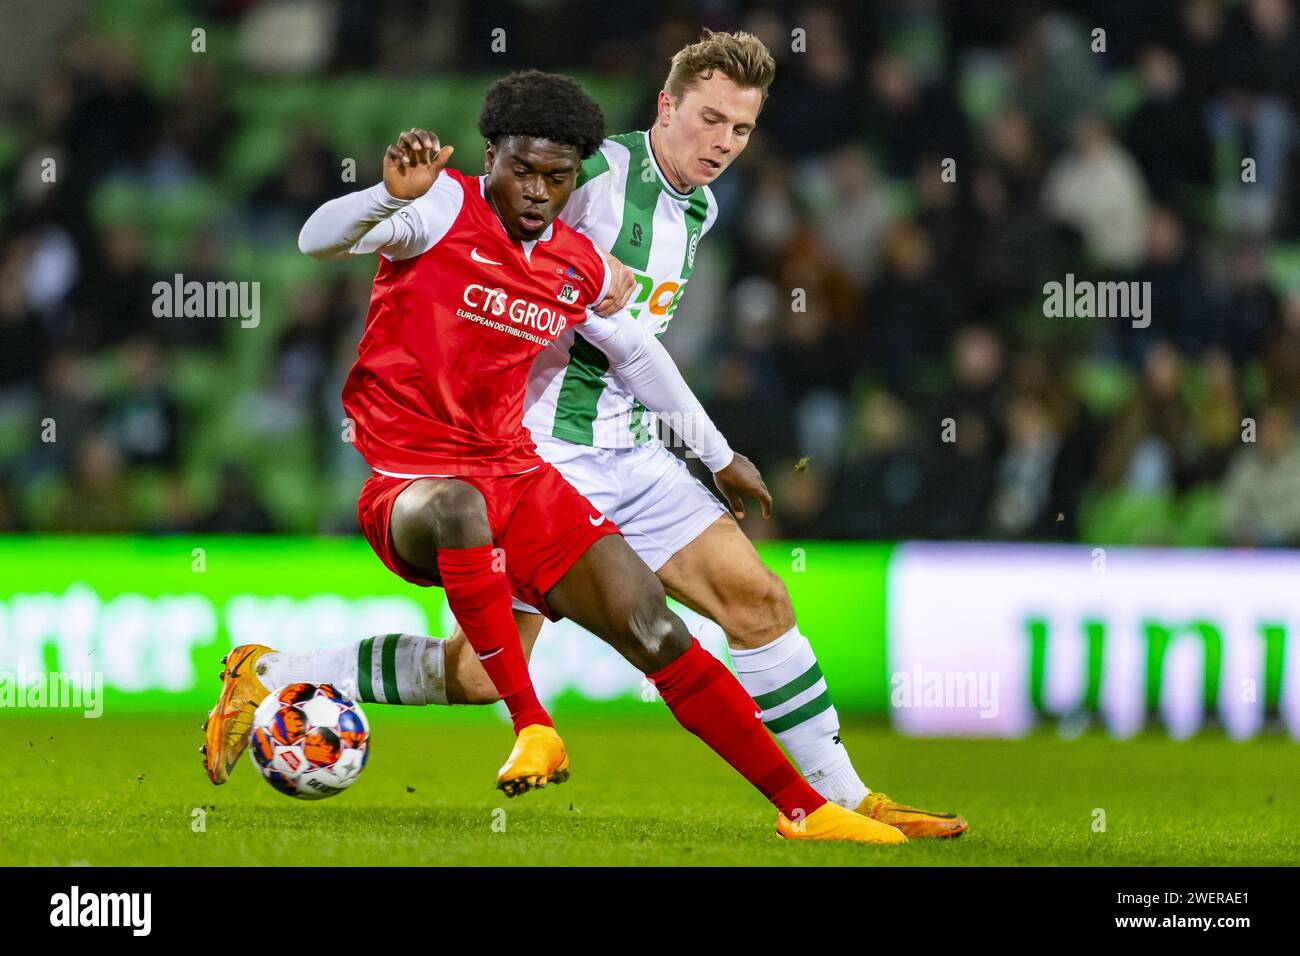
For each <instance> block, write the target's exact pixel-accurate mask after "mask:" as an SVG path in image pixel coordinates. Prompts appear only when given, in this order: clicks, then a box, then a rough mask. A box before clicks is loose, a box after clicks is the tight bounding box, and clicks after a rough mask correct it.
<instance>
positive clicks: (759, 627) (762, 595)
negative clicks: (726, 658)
mask: <svg viewBox="0 0 1300 956" xmlns="http://www.w3.org/2000/svg"><path fill="white" fill-rule="evenodd" d="M723 597H724V609H723V611H722V612H721V613H720V614H719V620H718V624H719V625H721V626H722V629H723V630H724V631H726V632H727V636H728V637H730V638H731V640H732V643H733V644H735V645H739V646H741V647H751V646H753V647H761V646H762V645H764V644H767V643H769V642H770V641H772V640H774V639H775V638H777V637H780V636H781V635H782V634H784V633H785V632H786V631H788V630H790V628H792V627H794V607H793V606H792V605H791V603H790V592H789V591H788V590H787V589H786V586H785V582H784V581H782V580H781V578H780V576H779V575H777V574H774V573H772V572H771V571H769V570H768V569H767V568H766V567H763V566H762V565H759V566H758V567H757V568H756V569H755V570H754V572H753V573H749V574H745V575H744V576H742V577H739V578H737V579H736V580H735V581H734V582H732V583H731V584H730V586H729V587H728V588H727V590H726V593H725V594H724V596H723Z"/></svg>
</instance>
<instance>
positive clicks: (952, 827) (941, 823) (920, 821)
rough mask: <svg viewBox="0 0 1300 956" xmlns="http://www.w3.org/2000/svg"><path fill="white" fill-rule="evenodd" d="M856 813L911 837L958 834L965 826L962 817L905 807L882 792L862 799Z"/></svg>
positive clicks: (963, 830)
mask: <svg viewBox="0 0 1300 956" xmlns="http://www.w3.org/2000/svg"><path fill="white" fill-rule="evenodd" d="M856 812H857V813H860V814H862V815H863V816H864V817H870V818H871V819H872V820H876V821H879V822H880V823H887V824H889V825H890V826H891V827H896V828H897V829H898V830H899V831H901V832H902V833H906V834H907V835H908V837H910V838H911V839H913V840H916V839H926V838H931V839H940V840H942V839H946V838H948V837H958V836H961V835H962V834H963V833H965V832H966V827H967V826H968V824H967V823H966V818H965V817H959V816H958V815H957V814H955V813H932V812H931V811H929V810H918V809H917V808H916V807H905V806H903V805H902V804H901V803H895V802H894V801H893V800H891V799H889V797H887V796H886V795H885V794H883V793H869V794H867V796H866V799H864V800H863V801H862V802H861V803H860V804H858V809H857V811H856Z"/></svg>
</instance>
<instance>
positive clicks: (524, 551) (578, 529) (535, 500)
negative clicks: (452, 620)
mask: <svg viewBox="0 0 1300 956" xmlns="http://www.w3.org/2000/svg"><path fill="white" fill-rule="evenodd" d="M456 479H457V480H458V481H463V482H465V483H466V484H470V485H473V486H474V487H475V488H477V489H478V490H479V493H480V494H482V495H483V500H484V501H486V502H487V513H488V524H489V526H490V527H491V528H492V544H493V545H494V546H495V547H498V548H501V549H502V550H503V551H504V552H505V554H506V575H507V576H508V577H509V579H510V587H511V590H513V591H514V593H515V596H516V597H518V598H519V599H520V600H521V601H524V602H525V603H527V604H531V605H532V606H533V607H535V608H537V609H538V610H539V611H541V612H542V613H543V614H545V615H546V616H547V617H548V618H550V619H551V620H552V621H555V620H558V618H557V617H556V615H555V614H554V613H553V612H552V611H551V609H550V607H549V606H548V605H547V603H546V597H545V595H546V592H547V591H549V590H550V589H551V588H553V587H554V586H555V585H556V583H557V582H558V581H559V580H560V578H562V577H564V575H565V574H566V573H567V572H568V570H569V568H571V567H573V565H574V564H575V563H576V562H577V560H578V558H580V557H582V555H583V554H584V553H585V552H586V550H587V549H588V548H590V547H591V546H592V544H593V543H594V542H595V541H596V540H597V539H598V538H603V537H604V536H605V535H607V534H619V533H620V532H619V530H618V528H617V527H616V526H615V524H614V522H612V521H610V520H609V519H608V518H606V517H605V516H604V515H602V514H601V513H600V512H599V511H597V510H596V509H595V508H593V507H592V506H591V504H590V503H589V502H588V501H587V499H586V498H584V497H583V496H582V495H581V494H579V493H578V490H577V489H576V488H574V487H573V485H571V484H569V483H568V482H567V481H565V480H564V477H563V476H562V475H561V474H560V473H559V472H558V471H556V470H555V468H554V466H552V465H549V464H544V465H542V466H540V467H538V468H535V469H533V470H532V471H528V472H525V473H524V474H522V475H504V476H491V475H489V476H479V475H473V476H468V475H457V476H456ZM419 480H420V479H418V478H393V477H391V476H389V475H381V474H379V473H378V472H372V473H371V475H370V477H369V478H367V479H366V483H365V485H363V486H362V488H361V496H360V497H359V498H358V499H357V517H358V518H359V519H360V521H361V531H362V533H363V534H365V536H366V540H367V541H369V542H370V547H371V548H373V549H374V551H375V554H377V555H379V560H380V561H383V562H384V565H385V566H386V567H387V568H388V570H390V571H392V572H393V573H394V574H396V575H397V576H398V577H401V578H404V579H405V580H407V581H410V582H411V583H412V584H418V585H420V586H421V587H435V586H439V584H440V582H438V581H435V580H430V579H429V578H427V577H425V576H424V575H423V574H422V573H421V572H420V570H419V569H418V568H414V567H412V566H411V565H410V564H407V563H406V561H404V560H402V556H401V555H399V554H398V553H397V549H396V548H395V547H393V539H392V536H391V535H390V534H389V522H390V521H391V519H392V516H393V503H394V502H395V501H397V496H398V495H400V494H401V493H402V491H403V490H405V488H406V486H407V485H409V484H410V483H411V482H412V481H419ZM594 518H599V519H600V520H599V521H593V519H594Z"/></svg>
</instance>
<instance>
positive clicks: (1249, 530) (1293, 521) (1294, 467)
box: [1222, 405, 1300, 547]
mask: <svg viewBox="0 0 1300 956" xmlns="http://www.w3.org/2000/svg"><path fill="white" fill-rule="evenodd" d="M1295 432H1296V429H1295V419H1294V416H1293V415H1292V413H1291V412H1290V410H1289V409H1286V408H1282V407H1280V406H1277V405H1270V406H1268V407H1267V408H1265V409H1264V411H1263V413H1262V414H1261V415H1260V416H1259V432H1258V440H1257V441H1256V442H1255V443H1254V444H1247V445H1245V446H1244V447H1242V448H1241V449H1240V450H1238V451H1237V453H1236V454H1235V455H1233V457H1232V462H1231V463H1230V464H1229V466H1228V474H1227V478H1226V479H1225V481H1224V486H1223V506H1222V508H1223V510H1222V521H1223V530H1224V534H1225V536H1226V537H1227V538H1228V540H1229V542H1230V543H1232V544H1234V545H1237V546H1243V547H1251V546H1254V547H1259V546H1265V547H1267V546H1279V545H1281V546H1287V547H1296V546H1297V545H1300V447H1298V446H1297V442H1296V433H1295Z"/></svg>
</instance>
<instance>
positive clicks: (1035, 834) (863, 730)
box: [0, 705, 1300, 866]
mask: <svg viewBox="0 0 1300 956" xmlns="http://www.w3.org/2000/svg"><path fill="white" fill-rule="evenodd" d="M367 712H368V715H369V716H370V719H371V723H372V728H373V738H372V746H373V751H372V756H371V760H370V764H369V766H368V767H367V768H366V771H365V773H364V774H363V775H362V776H361V778H360V779H359V780H358V782H357V783H356V784H355V785H354V786H353V787H352V789H351V790H349V791H348V792H347V793H344V794H342V795H340V796H338V797H335V798H333V799H330V800H325V801H321V802H317V803H308V802H303V801H296V800H291V799H289V798H287V797H284V796H282V795H280V794H278V793H276V792H275V791H273V790H272V789H271V788H270V787H269V786H267V785H266V784H265V783H264V782H263V781H262V780H261V779H260V777H259V776H258V775H257V773H256V772H255V768H254V767H253V765H252V764H251V762H249V761H248V760H247V759H246V758H245V760H244V761H243V762H242V763H241V765H240V766H239V767H238V768H237V769H236V771H235V774H234V776H233V777H232V779H231V781H230V783H228V784H227V785H226V786H224V787H221V788H215V787H212V786H211V785H210V784H209V783H208V782H207V779H206V777H205V776H204V775H203V771H202V766H201V763H200V757H199V754H198V752H197V750H198V747H199V744H200V743H201V734H200V732H199V730H198V723H199V720H200V716H201V715H186V716H183V717H181V716H172V715H169V716H162V715H157V716H147V715H135V716H117V717H114V716H111V715H106V716H105V717H103V718H102V719H99V720H84V719H80V718H69V717H62V716H60V717H54V716H46V715H38V716H32V715H31V713H30V712H28V713H24V714H22V715H14V714H12V713H11V714H8V715H5V716H4V717H3V718H0V730H3V733H2V734H0V741H2V742H0V755H2V757H0V767H2V768H3V769H2V770H0V790H2V791H3V793H4V795H5V796H4V800H3V801H0V865H67V864H89V865H137V864H151V865H172V864H185V865H196V864H197V865H258V864H290V865H293V864H305V865H316V866H319V865H350V864H366V865H385V864H405V865H429V864H432V865H452V866H456V865H507V866H519V865H557V864H558V865H596V866H603V865H650V864H659V865H673V866H679V865H688V866H689V865H759V866H767V865H798V866H818V865H846V864H847V865H864V866H873V865H875V866H878V865H898V864H901V865H930V866H935V865H939V866H970V865H988V864H1002V865H1058V864H1068V865H1075V864H1081V865H1095V864H1116V865H1160V864H1164V865H1205V864H1209V865H1213V864H1235V865H1263V864H1274V865H1276V864H1295V863H1296V862H1297V860H1300V829H1298V828H1297V827H1296V826H1295V820H1296V818H1297V814H1298V813H1300V793H1298V792H1297V787H1296V783H1297V774H1296V771H1295V765H1296V764H1295V749H1294V748H1295V745H1294V744H1293V743H1290V742H1288V741H1286V740H1283V739H1262V740H1256V741H1251V742H1244V743H1238V742H1233V741H1229V740H1226V739H1224V738H1222V737H1217V736H1206V737H1202V738H1198V739H1195V740H1190V741H1184V742H1173V741H1170V740H1168V739H1166V738H1164V737H1161V736H1156V735H1154V734H1152V735H1146V736H1142V737H1140V738H1137V739H1134V740H1130V741H1126V742H1117V741H1112V740H1110V739H1108V738H1106V737H1104V736H1102V735H1100V734H1097V735H1093V734H1088V735H1085V736H1083V737H1081V738H1079V739H1076V740H1072V741H1064V740H1061V739H1059V738H1058V737H1057V736H1056V735H1055V734H1053V733H1049V732H1043V733H1041V734H1039V735H1036V736H1034V737H1032V738H1030V739H1027V740H1020V741H952V740H945V741H918V740H908V739H905V738H902V737H899V736H897V735H895V734H893V733H892V732H890V731H889V730H888V729H886V728H885V727H884V726H883V725H881V724H875V723H865V722H864V723H851V724H849V725H846V726H845V728H844V737H845V741H846V743H847V744H848V746H849V748H850V751H851V752H852V753H853V754H854V755H855V761H856V763H857V765H858V768H859V769H860V770H861V772H862V773H863V774H864V776H865V778H866V780H867V782H868V783H869V784H871V785H873V786H875V787H878V788H880V789H882V790H884V791H886V792H887V793H890V794H891V795H893V796H895V797H897V798H899V799H901V800H903V801H905V802H914V803H916V804H918V805H921V806H929V807H932V808H934V809H955V810H958V811H960V812H962V813H964V814H965V815H966V816H967V817H968V818H969V820H970V821H971V829H970V831H969V832H968V833H967V834H966V835H965V836H964V837H962V838H961V839H959V840H948V841H913V842H912V843H911V844H909V845H907V846H903V847H890V848H885V847H859V846H845V845H813V844H794V843H787V842H785V841H782V840H780V839H779V838H778V837H777V836H776V833H775V831H774V828H773V823H774V817H775V814H774V812H773V811H772V810H771V809H770V808H769V807H768V805H767V804H766V802H765V801H763V800H762V799H761V798H760V797H759V796H757V795H756V794H755V793H753V792H752V791H751V790H750V789H749V788H748V787H747V786H746V785H745V784H744V782H743V781H741V780H740V779H739V777H737V776H736V775H735V774H734V773H733V772H732V771H731V770H730V769H729V768H727V767H725V766H724V765H723V764H722V763H721V762H720V761H719V760H717V758H715V757H714V756H713V754H712V753H711V752H709V751H708V750H707V749H706V748H705V747H704V746H703V745H702V744H701V743H699V742H698V741H697V740H695V739H694V738H691V737H688V736H687V735H686V734H685V732H683V731H681V730H679V729H678V728H677V727H676V725H674V724H673V723H672V722H671V720H669V719H667V718H666V717H665V716H664V715H663V714H661V713H656V714H653V715H651V714H647V715H645V717H644V718H642V719H637V718H633V717H621V718H619V719H617V720H601V719H597V718H595V717H590V716H574V717H571V718H566V717H565V714H564V712H563V710H561V711H560V712H559V714H558V718H559V723H560V726H561V729H562V730H563V732H564V735H565V739H566V742H567V744H568V747H569V751H570V754H571V755H572V758H573V768H574V771H573V778H572V780H571V781H570V782H569V783H567V784H565V785H563V786H559V787H554V788H551V789H548V790H545V791H542V792H535V793H531V794H526V795H524V796H522V797H519V798H517V799H515V800H511V801H507V800H506V799H505V798H504V797H502V796H501V795H500V794H498V793H497V792H496V791H495V790H493V789H492V782H493V778H494V773H495V770H496V768H497V766H499V764H500V763H501V761H502V760H503V759H504V758H505V755H506V753H507V751H508V748H509V744H510V734H509V730H508V727H507V726H506V725H505V724H503V723H501V722H499V721H497V719H496V718H495V717H494V716H493V715H491V714H487V713H483V712H478V713H467V712H465V711H455V712H448V711H446V710H442V709H434V708H430V709H427V710H423V711H419V712H414V711H412V710H408V711H407V712H405V713H402V714H397V713H395V709H392V708H389V709H386V708H383V707H381V706H377V705H372V706H370V707H369V708H368V711H367ZM200 807H202V808H204V811H205V812H204V816H203V821H202V822H203V824H204V827H203V828H202V831H201V832H196V825H197V817H196V815H195V813H194V811H195V809H196V808H200ZM501 809H504V811H505V813H504V817H503V816H502V815H501V813H500V812H494V811H499V810H501ZM1098 809H1099V810H1102V811H1104V812H1105V831H1104V832H1097V831H1096V830H1095V829H1094V820H1096V819H1098V818H1097V817H1096V815H1095V813H1094V811H1095V810H1098ZM502 823H504V831H503V832H498V831H501V829H502ZM494 824H495V828H494Z"/></svg>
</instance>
